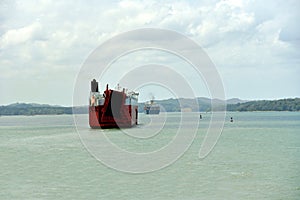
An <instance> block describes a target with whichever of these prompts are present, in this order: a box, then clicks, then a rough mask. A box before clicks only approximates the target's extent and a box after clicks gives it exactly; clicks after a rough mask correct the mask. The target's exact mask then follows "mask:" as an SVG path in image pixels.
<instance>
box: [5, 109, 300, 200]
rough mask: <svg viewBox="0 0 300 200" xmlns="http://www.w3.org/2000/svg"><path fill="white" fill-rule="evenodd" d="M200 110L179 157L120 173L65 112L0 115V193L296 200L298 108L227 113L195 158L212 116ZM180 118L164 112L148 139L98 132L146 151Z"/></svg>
mask: <svg viewBox="0 0 300 200" xmlns="http://www.w3.org/2000/svg"><path fill="white" fill-rule="evenodd" d="M202 116H203V119H202V120H201V121H200V125H199V129H198V131H197V135H196V138H195V140H194V141H193V143H192V145H191V146H190V148H189V149H188V150H187V151H186V152H185V153H184V154H183V156H182V157H180V158H179V159H178V160H177V161H176V162H175V163H173V164H171V165H170V166H168V167H166V168H163V169H161V170H158V171H155V172H151V173H144V174H130V173H124V172H119V171H116V170H114V169H111V168H109V167H107V166H105V165H103V164H102V163H101V162H99V161H98V160H96V159H95V158H94V157H93V156H91V155H90V154H89V152H88V151H87V150H86V149H85V148H84V146H83V144H82V143H81V141H80V139H79V135H78V134H77V131H76V128H75V126H74V122H73V117H72V116H70V115H61V116H1V117H0V158H1V162H0V197H1V199H164V200H165V199H180V200H181V199H299V197H300V132H299V130H300V113H299V112H245V113H235V112H233V113H227V117H226V121H225V126H224V129H223V133H222V135H221V137H220V139H219V141H218V143H217V145H216V146H215V148H214V150H213V151H212V152H211V153H210V154H209V156H207V157H206V158H205V159H202V160H201V159H199V158H198V152H199V148H200V146H201V143H202V142H203V138H204V135H205V131H206V129H207V127H208V125H209V120H210V115H209V114H205V113H204V114H202ZM231 116H232V117H233V119H234V122H233V123H230V122H229V119H230V117H231ZM179 117H180V113H168V115H167V118H168V123H167V124H166V126H165V127H164V129H163V131H161V132H160V133H159V134H157V135H155V136H153V137H151V138H148V139H135V138H132V137H128V136H126V135H124V134H120V133H121V132H120V130H117V129H113V130H104V131H105V134H106V135H107V136H108V137H109V139H110V140H111V141H113V142H115V143H116V144H117V145H118V146H120V147H121V148H124V149H127V150H128V151H136V152H149V151H153V150H155V149H158V148H161V147H163V146H164V145H167V144H168V142H169V141H170V140H172V138H173V137H174V133H175V132H176V130H177V128H178V119H179ZM197 120H198V119H197ZM139 121H140V125H139V126H138V127H135V128H134V129H135V130H139V129H141V130H142V129H143V126H146V125H147V123H148V122H149V117H148V116H146V115H143V114H141V115H140V119H139ZM190 123H193V121H190ZM86 130H88V131H91V132H93V133H97V131H103V130H90V129H89V128H88V127H86Z"/></svg>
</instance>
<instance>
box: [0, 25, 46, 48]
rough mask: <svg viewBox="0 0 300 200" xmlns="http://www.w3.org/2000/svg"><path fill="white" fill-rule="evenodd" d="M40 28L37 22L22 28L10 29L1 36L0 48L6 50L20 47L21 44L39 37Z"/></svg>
mask: <svg viewBox="0 0 300 200" xmlns="http://www.w3.org/2000/svg"><path fill="white" fill-rule="evenodd" d="M41 28H42V27H41V25H40V24H39V23H38V22H34V23H32V24H30V25H28V26H25V27H22V28H18V29H10V30H8V31H6V33H4V34H3V35H2V36H1V39H0V47H1V48H6V47H9V46H13V45H21V44H22V43H25V42H28V41H30V40H32V39H34V38H35V37H37V36H39V32H40V31H41Z"/></svg>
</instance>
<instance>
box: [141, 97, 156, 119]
mask: <svg viewBox="0 0 300 200" xmlns="http://www.w3.org/2000/svg"><path fill="white" fill-rule="evenodd" d="M144 111H145V113H146V114H150V115H151V114H154V115H158V114H159V112H160V106H159V105H158V104H156V103H155V102H154V98H153V99H152V100H150V102H146V103H145V106H144Z"/></svg>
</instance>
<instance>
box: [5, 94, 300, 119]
mask: <svg viewBox="0 0 300 200" xmlns="http://www.w3.org/2000/svg"><path fill="white" fill-rule="evenodd" d="M179 101H180V103H181V106H180V104H179ZM211 101H213V102H214V103H216V104H220V103H221V101H220V100H218V99H213V100H211V99H208V98H197V99H196V101H195V100H193V99H180V100H178V99H166V100H157V101H156V103H157V104H159V105H160V106H161V110H162V111H166V112H180V111H191V112H208V111H210V110H211V105H210V103H211ZM143 108H144V103H139V112H143ZM73 111H75V112H76V113H79V114H80V113H82V114H83V113H88V107H87V106H82V107H75V108H72V107H63V106H51V105H47V104H26V103H15V104H10V105H7V106H0V115H59V114H72V113H73ZM227 111H241V112H243V111H300V98H293V99H280V100H260V101H243V100H239V99H230V100H227Z"/></svg>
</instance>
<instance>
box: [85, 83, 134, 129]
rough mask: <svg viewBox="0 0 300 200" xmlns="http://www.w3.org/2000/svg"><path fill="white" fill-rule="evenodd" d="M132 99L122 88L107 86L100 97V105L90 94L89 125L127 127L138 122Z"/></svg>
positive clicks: (95, 126) (94, 126) (92, 126)
mask: <svg viewBox="0 0 300 200" xmlns="http://www.w3.org/2000/svg"><path fill="white" fill-rule="evenodd" d="M92 90H93V89H92ZM92 92H93V91H92ZM97 94H98V93H97ZM133 94H137V93H133ZM137 95H138V94H137ZM97 100H99V98H98V99H97ZM132 101H133V100H132V99H131V98H130V97H129V96H128V94H126V93H125V90H124V89H123V91H116V90H109V89H108V86H107V87H106V91H104V93H103V97H101V102H102V103H100V104H101V105H98V104H99V103H97V102H95V97H94V96H93V95H92V96H91V100H90V106H89V125H90V127H91V128H128V127H132V126H134V125H136V124H137V123H138V106H137V105H134V104H132V103H131V102H132ZM136 102H137V100H136Z"/></svg>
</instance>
